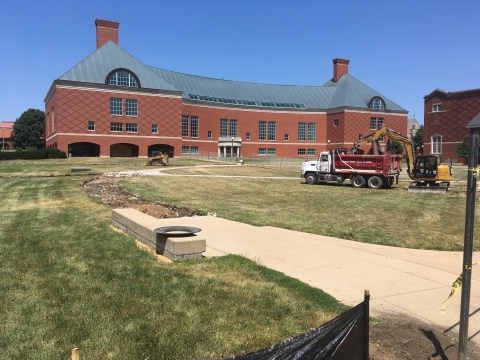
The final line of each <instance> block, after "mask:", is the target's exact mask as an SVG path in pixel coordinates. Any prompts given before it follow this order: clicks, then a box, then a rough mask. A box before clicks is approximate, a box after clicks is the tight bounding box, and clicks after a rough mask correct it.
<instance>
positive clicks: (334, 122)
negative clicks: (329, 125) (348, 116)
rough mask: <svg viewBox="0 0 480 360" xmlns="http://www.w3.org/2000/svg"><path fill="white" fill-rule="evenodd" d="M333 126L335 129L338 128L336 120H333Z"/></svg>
mask: <svg viewBox="0 0 480 360" xmlns="http://www.w3.org/2000/svg"><path fill="white" fill-rule="evenodd" d="M333 126H335V127H337V126H338V119H335V120H333Z"/></svg>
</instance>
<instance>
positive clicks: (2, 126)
mask: <svg viewBox="0 0 480 360" xmlns="http://www.w3.org/2000/svg"><path fill="white" fill-rule="evenodd" d="M13 124H14V122H13V121H2V122H0V136H1V139H0V150H12V149H13V143H12V139H11V138H10V137H11V135H12V129H13Z"/></svg>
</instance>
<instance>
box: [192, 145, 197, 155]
mask: <svg viewBox="0 0 480 360" xmlns="http://www.w3.org/2000/svg"><path fill="white" fill-rule="evenodd" d="M190 153H191V154H198V146H192V147H191V149H190Z"/></svg>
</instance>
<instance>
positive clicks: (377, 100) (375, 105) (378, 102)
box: [369, 96, 385, 109]
mask: <svg viewBox="0 0 480 360" xmlns="http://www.w3.org/2000/svg"><path fill="white" fill-rule="evenodd" d="M369 108H370V109H385V102H384V101H383V99H382V98H381V97H378V96H375V97H374V98H372V100H370V105H369Z"/></svg>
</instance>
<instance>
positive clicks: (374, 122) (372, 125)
mask: <svg viewBox="0 0 480 360" xmlns="http://www.w3.org/2000/svg"><path fill="white" fill-rule="evenodd" d="M370 130H377V118H370Z"/></svg>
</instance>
